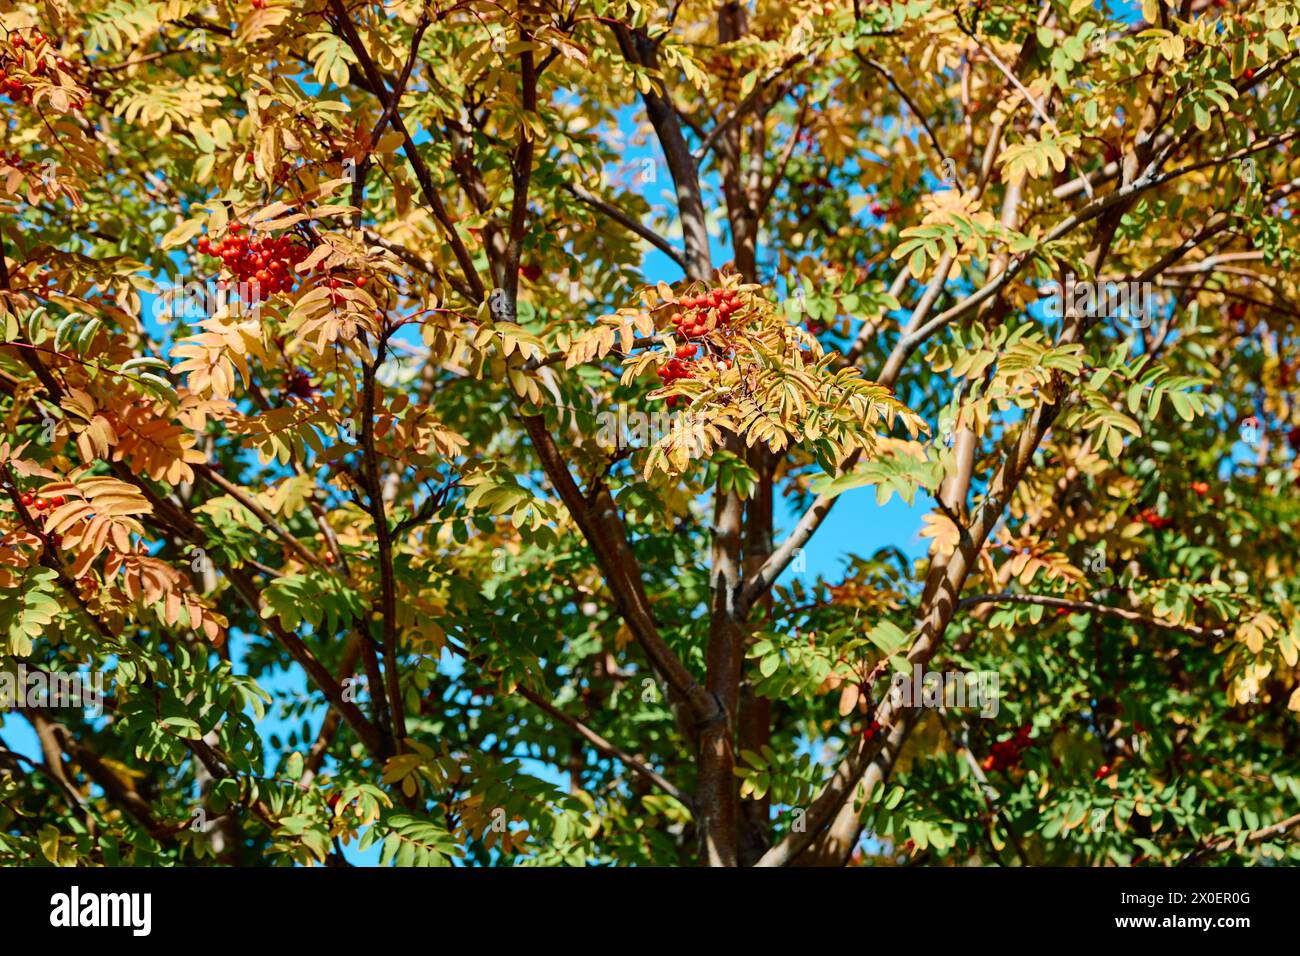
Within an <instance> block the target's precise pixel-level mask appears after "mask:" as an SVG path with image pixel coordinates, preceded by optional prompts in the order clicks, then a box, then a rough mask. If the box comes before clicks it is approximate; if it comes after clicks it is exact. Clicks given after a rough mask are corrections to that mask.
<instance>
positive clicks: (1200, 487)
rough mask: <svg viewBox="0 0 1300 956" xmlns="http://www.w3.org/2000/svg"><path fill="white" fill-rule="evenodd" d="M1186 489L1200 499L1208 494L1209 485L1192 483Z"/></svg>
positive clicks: (1206, 483) (1200, 482)
mask: <svg viewBox="0 0 1300 956" xmlns="http://www.w3.org/2000/svg"><path fill="white" fill-rule="evenodd" d="M1188 487H1189V488H1191V489H1192V491H1194V492H1196V493H1197V494H1198V495H1200V496H1201V497H1202V498H1204V497H1205V496H1206V495H1208V494H1209V493H1210V483H1209V482H1208V481H1193V482H1192V483H1191V484H1190V485H1188Z"/></svg>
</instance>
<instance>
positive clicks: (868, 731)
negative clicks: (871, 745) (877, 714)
mask: <svg viewBox="0 0 1300 956" xmlns="http://www.w3.org/2000/svg"><path fill="white" fill-rule="evenodd" d="M878 733H880V721H878V720H873V721H872V722H871V723H869V724H868V725H867V726H866V727H864V728H863V730H862V739H863V740H874V739H875V736H876V734H878Z"/></svg>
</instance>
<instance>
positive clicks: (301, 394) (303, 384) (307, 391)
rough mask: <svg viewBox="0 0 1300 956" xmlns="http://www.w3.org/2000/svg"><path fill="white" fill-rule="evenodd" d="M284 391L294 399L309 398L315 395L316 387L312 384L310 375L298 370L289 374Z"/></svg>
mask: <svg viewBox="0 0 1300 956" xmlns="http://www.w3.org/2000/svg"><path fill="white" fill-rule="evenodd" d="M284 390H285V392H287V393H288V394H290V395H292V396H293V397H294V398H311V397H312V396H313V395H315V394H316V386H315V385H313V384H312V380H311V375H310V374H309V373H307V372H305V371H303V370H302V369H300V368H297V369H294V370H293V371H292V372H290V373H289V378H288V380H287V381H286V382H285V387H284Z"/></svg>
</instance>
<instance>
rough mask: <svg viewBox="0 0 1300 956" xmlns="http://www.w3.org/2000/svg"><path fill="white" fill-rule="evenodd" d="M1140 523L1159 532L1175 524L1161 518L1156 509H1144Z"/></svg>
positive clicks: (1139, 515)
mask: <svg viewBox="0 0 1300 956" xmlns="http://www.w3.org/2000/svg"><path fill="white" fill-rule="evenodd" d="M1207 490H1208V489H1207ZM1138 521H1141V522H1142V523H1143V524H1145V525H1149V526H1150V527H1152V528H1155V529H1156V530H1157V531H1161V530H1163V529H1164V528H1168V527H1169V526H1170V525H1171V524H1173V523H1174V519H1173V518H1162V517H1160V515H1159V514H1158V513H1157V512H1156V510H1155V509H1154V508H1143V509H1142V510H1141V511H1139V512H1138Z"/></svg>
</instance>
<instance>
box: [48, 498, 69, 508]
mask: <svg viewBox="0 0 1300 956" xmlns="http://www.w3.org/2000/svg"><path fill="white" fill-rule="evenodd" d="M67 501H68V499H67V498H65V497H63V495H55V496H54V497H53V498H51V499H50V507H51V508H61V507H62V506H63V505H64V504H66V503H67Z"/></svg>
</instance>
